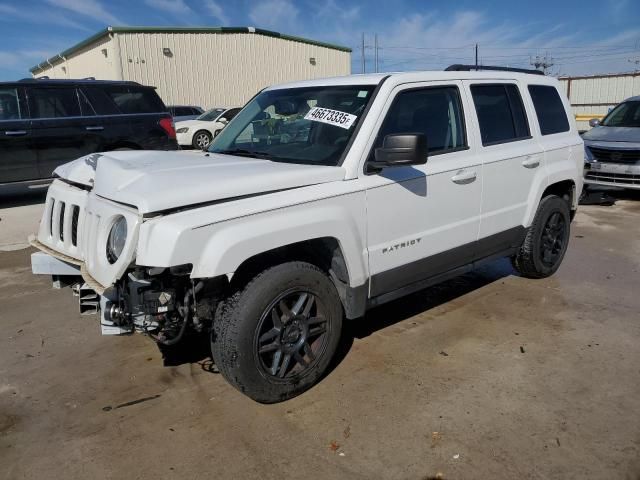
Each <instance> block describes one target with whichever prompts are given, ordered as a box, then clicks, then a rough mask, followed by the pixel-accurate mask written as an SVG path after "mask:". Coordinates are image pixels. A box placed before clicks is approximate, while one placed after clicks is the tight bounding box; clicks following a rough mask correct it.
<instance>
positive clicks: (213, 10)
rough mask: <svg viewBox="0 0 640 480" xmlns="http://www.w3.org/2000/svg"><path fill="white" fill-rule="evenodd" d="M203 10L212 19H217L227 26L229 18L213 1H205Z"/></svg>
mask: <svg viewBox="0 0 640 480" xmlns="http://www.w3.org/2000/svg"><path fill="white" fill-rule="evenodd" d="M204 6H205V8H206V9H207V11H208V12H209V15H211V16H212V17H213V18H216V19H218V20H219V21H220V22H221V23H222V24H223V25H227V24H228V23H229V18H228V17H227V16H226V15H225V13H224V10H222V7H221V6H220V5H218V4H217V3H216V2H214V1H213V0H207V1H205V3H204Z"/></svg>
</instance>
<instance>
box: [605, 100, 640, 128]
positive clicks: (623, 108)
mask: <svg viewBox="0 0 640 480" xmlns="http://www.w3.org/2000/svg"><path fill="white" fill-rule="evenodd" d="M602 125H604V126H605V127H640V101H633V102H624V103H621V104H620V105H618V106H617V107H616V108H614V109H613V110H611V112H610V113H609V115H607V117H606V118H605V119H604V120H603V121H602Z"/></svg>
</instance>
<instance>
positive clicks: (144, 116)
mask: <svg viewBox="0 0 640 480" xmlns="http://www.w3.org/2000/svg"><path fill="white" fill-rule="evenodd" d="M104 91H105V93H106V94H107V95H108V96H109V98H110V99H111V100H112V101H113V103H115V105H116V107H117V108H118V110H119V111H120V112H122V114H124V115H126V116H127V119H128V121H129V126H130V129H131V133H130V134H131V137H130V141H131V142H132V143H135V144H136V145H138V146H139V147H140V148H143V149H146V150H162V149H167V148H176V146H177V143H176V141H175V134H174V136H173V138H172V139H170V138H169V135H168V133H167V131H166V130H164V129H163V128H162V127H161V126H160V120H161V119H163V118H169V114H168V113H167V108H166V107H165V106H164V103H163V102H162V100H161V99H160V97H159V96H158V94H157V93H156V92H155V90H154V89H153V88H150V87H142V86H138V85H109V86H105V87H104Z"/></svg>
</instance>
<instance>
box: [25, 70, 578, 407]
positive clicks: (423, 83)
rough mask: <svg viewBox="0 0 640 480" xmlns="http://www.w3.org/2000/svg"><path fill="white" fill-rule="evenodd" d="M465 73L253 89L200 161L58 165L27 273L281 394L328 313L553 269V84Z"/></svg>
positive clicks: (563, 143)
mask: <svg viewBox="0 0 640 480" xmlns="http://www.w3.org/2000/svg"><path fill="white" fill-rule="evenodd" d="M463 70H465V69H464V67H457V69H456V70H453V71H444V72H420V73H397V74H390V75H384V74H380V75H378V74H376V75H353V76H348V77H341V78H329V79H322V80H312V81H304V82H296V83H290V84H286V85H280V86H276V87H271V88H267V89H265V90H264V91H262V92H261V93H260V94H258V95H257V96H256V97H255V98H254V99H252V100H251V101H250V102H249V103H248V104H247V105H246V106H245V107H244V108H243V109H242V111H241V112H240V113H239V114H238V115H237V116H236V117H235V118H234V119H233V121H231V122H230V123H229V124H228V125H227V127H226V128H225V129H224V130H223V131H222V132H221V133H220V135H219V136H218V137H217V138H216V139H215V141H214V142H213V143H212V145H211V147H210V149H209V152H208V153H207V152H204V153H202V154H197V155H194V154H188V153H181V152H144V151H137V152H109V153H104V154H94V155H91V156H88V157H83V158H80V159H78V160H76V161H74V162H71V163H69V164H67V165H65V166H63V167H61V168H59V169H58V170H57V171H56V174H57V176H58V177H59V178H58V179H57V180H55V181H54V183H53V184H52V185H51V187H50V189H49V193H48V197H47V203H46V208H45V211H44V214H43V217H42V221H41V224H40V230H39V233H38V236H37V238H33V239H32V243H33V245H34V246H36V247H38V248H39V249H40V250H41V252H39V253H35V254H34V255H33V258H32V268H33V271H34V273H46V274H53V275H54V276H55V280H57V281H58V284H60V283H63V281H64V280H65V279H67V281H66V283H73V282H74V281H76V279H80V278H81V279H82V280H80V281H81V285H80V286H79V288H80V291H81V306H82V305H83V299H84V302H85V303H84V307H85V308H87V305H89V306H91V302H88V301H87V300H86V299H91V293H92V292H91V290H93V291H95V295H96V300H95V301H94V303H93V304H94V305H95V303H99V305H100V309H99V315H100V322H101V325H102V328H103V332H104V333H127V332H132V331H135V330H137V331H142V332H145V333H147V334H148V335H150V336H151V337H152V338H153V339H154V340H156V341H157V342H160V343H163V344H167V345H171V344H174V343H176V342H178V341H179V340H180V339H181V338H183V335H184V333H185V331H187V330H189V329H192V330H193V329H195V330H196V331H203V332H207V331H209V332H211V348H212V354H213V358H214V360H215V362H216V365H217V366H218V368H219V369H220V371H221V372H222V374H223V375H224V377H225V378H226V379H227V380H228V381H229V382H230V383H231V384H233V385H234V386H235V387H236V388H238V389H239V390H240V391H242V392H243V393H245V394H246V395H248V396H250V397H251V398H253V399H255V400H257V401H259V402H265V403H269V402H278V401H281V400H285V399H288V398H291V397H293V396H295V395H297V394H299V393H301V392H303V391H304V390H306V389H308V388H309V387H311V386H312V385H313V384H314V383H315V382H316V381H318V379H319V378H321V376H322V375H323V372H325V370H326V369H327V366H328V365H329V362H330V360H331V358H332V356H333V355H334V352H335V351H336V347H337V346H338V341H339V339H340V333H341V330H342V321H343V317H346V318H348V319H355V318H358V317H362V316H363V315H364V313H365V312H366V310H367V309H368V308H371V307H374V306H376V305H380V304H382V303H384V302H388V301H390V300H393V299H396V298H398V297H401V296H403V295H406V294H408V293H410V292H414V291H417V290H420V289H423V288H425V287H427V286H429V285H432V284H434V283H437V282H440V281H442V280H444V279H447V278H450V277H452V276H455V275H458V274H460V273H462V272H465V271H468V270H469V269H471V268H474V267H475V266H477V265H478V264H479V263H481V262H484V261H488V260H491V259H495V258H497V257H502V256H506V257H511V258H512V259H513V264H514V267H515V269H516V270H517V271H518V272H519V273H520V274H521V275H523V276H525V277H528V278H541V277H546V276H548V275H551V274H553V273H554V272H555V271H556V270H557V269H558V267H559V265H560V263H561V261H562V259H563V257H564V254H565V252H566V249H567V245H568V243H569V237H570V235H569V226H570V222H571V219H572V218H573V214H574V213H575V210H576V207H577V197H578V195H577V192H580V191H581V189H582V168H583V160H584V157H583V152H584V148H583V143H582V140H581V139H580V137H579V135H578V132H577V130H576V127H575V124H574V122H573V121H572V120H570V118H571V115H570V107H569V103H568V102H567V99H566V98H564V97H563V96H562V95H561V94H560V93H559V91H558V82H557V81H556V80H555V79H553V78H549V77H545V76H542V75H534V74H528V73H522V72H514V71H506V70H495V71H463ZM466 70H469V69H466ZM68 275H71V276H70V277H67V276H68ZM73 275H76V276H77V277H74V276H73ZM87 292H89V294H87Z"/></svg>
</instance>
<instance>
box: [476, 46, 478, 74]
mask: <svg viewBox="0 0 640 480" xmlns="http://www.w3.org/2000/svg"><path fill="white" fill-rule="evenodd" d="M477 71H478V44H477V43H476V72H477Z"/></svg>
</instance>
